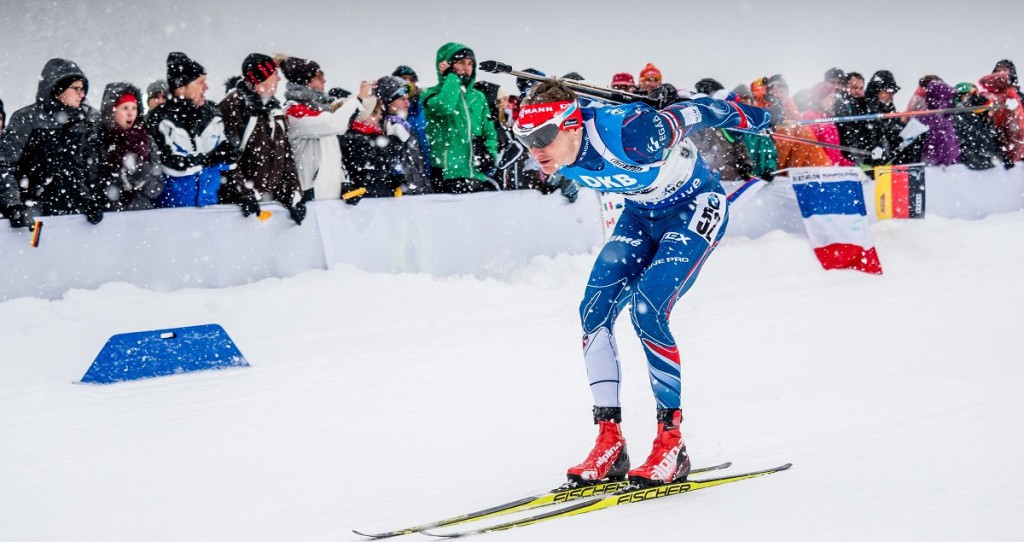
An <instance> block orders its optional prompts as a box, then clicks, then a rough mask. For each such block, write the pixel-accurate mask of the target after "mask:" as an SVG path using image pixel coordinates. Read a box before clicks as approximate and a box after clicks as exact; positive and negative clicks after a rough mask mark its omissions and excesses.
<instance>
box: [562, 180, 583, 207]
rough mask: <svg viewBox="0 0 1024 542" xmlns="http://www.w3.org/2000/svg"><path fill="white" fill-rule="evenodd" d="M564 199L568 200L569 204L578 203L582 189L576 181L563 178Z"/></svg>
mask: <svg viewBox="0 0 1024 542" xmlns="http://www.w3.org/2000/svg"><path fill="white" fill-rule="evenodd" d="M561 190H562V197H564V198H565V199H567V200H568V201H569V203H576V198H578V197H580V187H579V185H577V184H576V183H575V182H574V181H570V180H569V179H566V178H562V186H561Z"/></svg>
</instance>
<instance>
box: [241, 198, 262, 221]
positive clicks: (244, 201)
mask: <svg viewBox="0 0 1024 542" xmlns="http://www.w3.org/2000/svg"><path fill="white" fill-rule="evenodd" d="M238 206H239V207H241V208H242V216H249V215H256V216H260V204H259V202H257V201H256V195H255V194H252V193H249V194H243V195H242V196H241V198H240V199H239V200H238Z"/></svg>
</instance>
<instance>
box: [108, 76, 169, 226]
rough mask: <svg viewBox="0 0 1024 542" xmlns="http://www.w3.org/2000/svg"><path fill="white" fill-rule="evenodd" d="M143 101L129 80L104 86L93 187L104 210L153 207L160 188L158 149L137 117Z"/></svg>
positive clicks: (161, 177) (161, 184) (162, 185)
mask: <svg viewBox="0 0 1024 542" xmlns="http://www.w3.org/2000/svg"><path fill="white" fill-rule="evenodd" d="M142 101H143V97H142V92H141V91H140V90H139V89H138V87H136V86H135V85H132V84H131V83H110V84H109V85H107V87H106V88H105V89H103V102H102V105H101V106H100V122H99V124H98V126H97V130H96V141H95V143H96V146H97V154H98V155H99V168H98V169H99V172H98V173H99V175H98V176H97V180H96V187H95V190H96V192H97V199H98V200H99V201H101V202H103V210H104V211H137V210H142V209H152V208H153V207H154V204H153V200H154V199H156V198H157V196H159V195H160V193H161V192H162V191H163V187H164V180H163V175H162V174H161V170H160V160H159V156H160V152H159V151H158V150H157V148H156V146H155V145H154V143H153V139H152V138H151V137H150V135H149V134H148V133H147V132H146V130H145V129H144V128H143V127H142V124H141V123H140V122H139V120H138V119H139V111H140V109H141V106H140V104H141V103H142Z"/></svg>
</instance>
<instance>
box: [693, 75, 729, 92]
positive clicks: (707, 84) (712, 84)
mask: <svg viewBox="0 0 1024 542" xmlns="http://www.w3.org/2000/svg"><path fill="white" fill-rule="evenodd" d="M723 88H725V86H724V85H722V83H719V82H718V81H715V80H714V79H712V78H710V77H705V78H704V79H701V80H700V81H697V84H695V85H693V89H694V90H696V91H697V92H699V93H701V94H707V95H708V96H711V95H712V94H714V93H715V91H716V90H722V89H723Z"/></svg>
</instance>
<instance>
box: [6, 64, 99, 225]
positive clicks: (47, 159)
mask: <svg viewBox="0 0 1024 542" xmlns="http://www.w3.org/2000/svg"><path fill="white" fill-rule="evenodd" d="M88 91H89V80H88V79H87V78H86V77H85V74H84V73H83V72H82V70H81V69H80V68H79V67H78V65H77V64H75V63H74V62H72V61H70V60H64V59H62V58H54V59H50V61H49V62H47V63H46V66H44V67H43V72H42V74H41V75H40V78H39V87H38V90H37V92H36V101H35V103H34V104H32V105H30V106H28V107H24V108H22V109H19V110H18V111H17V112H15V113H14V114H13V115H11V122H10V124H9V125H8V126H7V128H6V129H5V130H4V132H3V136H2V137H0V212H2V214H3V215H4V216H5V217H7V218H8V219H10V221H11V226H12V227H22V226H23V227H28V226H31V225H32V223H33V222H34V220H35V218H36V217H37V216H40V215H66V214H85V215H86V216H87V218H88V219H89V221H90V222H92V223H94V224H95V223H98V222H99V221H100V220H102V219H103V213H102V211H101V210H100V206H99V202H98V201H97V199H96V198H95V194H94V192H93V189H92V186H91V183H92V181H93V179H94V176H95V165H96V163H97V160H96V157H95V153H94V149H95V145H94V144H93V143H92V137H93V125H94V123H95V122H96V118H97V114H96V111H95V110H94V109H93V108H91V107H89V106H88V105H87V104H86V103H85V95H86V94H87V93H88ZM22 180H25V183H24V184H22Z"/></svg>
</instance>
